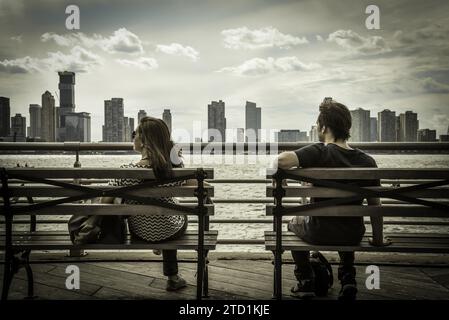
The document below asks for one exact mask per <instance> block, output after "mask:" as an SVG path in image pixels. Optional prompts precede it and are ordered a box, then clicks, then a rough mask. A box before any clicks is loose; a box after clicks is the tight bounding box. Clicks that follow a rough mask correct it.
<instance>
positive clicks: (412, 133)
mask: <svg viewBox="0 0 449 320" xmlns="http://www.w3.org/2000/svg"><path fill="white" fill-rule="evenodd" d="M418 128H419V121H418V114H417V113H414V112H413V111H406V112H405V113H401V114H400V115H399V140H398V141H402V142H416V140H417V138H418Z"/></svg>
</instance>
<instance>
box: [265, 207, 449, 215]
mask: <svg viewBox="0 0 449 320" xmlns="http://www.w3.org/2000/svg"><path fill="white" fill-rule="evenodd" d="M283 207H284V208H286V209H288V208H294V207H299V205H295V204H283ZM274 208H275V205H274V204H267V205H266V210H265V211H266V214H267V215H268V216H272V215H273V211H274ZM283 216H315V217H317V216H318V217H363V216H373V217H381V216H383V217H428V218H430V217H432V218H436V217H445V218H447V217H449V210H448V211H445V210H442V209H435V208H429V207H426V206H421V205H382V206H364V205H339V206H330V207H324V208H315V209H309V210H307V211H302V212H297V211H293V212H290V213H288V214H283Z"/></svg>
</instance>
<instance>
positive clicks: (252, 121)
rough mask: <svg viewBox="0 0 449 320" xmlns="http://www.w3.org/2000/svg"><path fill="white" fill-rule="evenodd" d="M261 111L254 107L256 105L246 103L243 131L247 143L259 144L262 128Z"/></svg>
mask: <svg viewBox="0 0 449 320" xmlns="http://www.w3.org/2000/svg"><path fill="white" fill-rule="evenodd" d="M261 110H262V109H261V108H258V107H256V103H254V102H250V101H246V106H245V129H246V141H247V142H259V141H260V133H261V132H260V130H261V128H262V115H261V113H262V111H261Z"/></svg>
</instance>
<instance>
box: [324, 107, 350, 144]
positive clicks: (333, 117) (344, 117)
mask: <svg viewBox="0 0 449 320" xmlns="http://www.w3.org/2000/svg"><path fill="white" fill-rule="evenodd" d="M317 123H318V128H319V129H321V128H323V127H326V128H329V129H330V130H331V131H332V134H333V135H334V138H335V140H347V139H349V137H350V134H349V130H350V129H351V125H352V119H351V113H350V112H349V110H348V108H347V107H346V106H345V105H344V104H341V103H338V102H337V101H335V100H331V99H325V100H324V101H323V102H322V103H321V104H320V115H319V116H318V121H317Z"/></svg>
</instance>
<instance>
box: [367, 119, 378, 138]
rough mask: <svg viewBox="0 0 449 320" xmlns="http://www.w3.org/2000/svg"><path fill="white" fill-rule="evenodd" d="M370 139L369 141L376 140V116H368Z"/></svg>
mask: <svg viewBox="0 0 449 320" xmlns="http://www.w3.org/2000/svg"><path fill="white" fill-rule="evenodd" d="M369 128H370V140H369V141H371V142H376V141H377V118H375V117H371V118H370V126H369Z"/></svg>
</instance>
